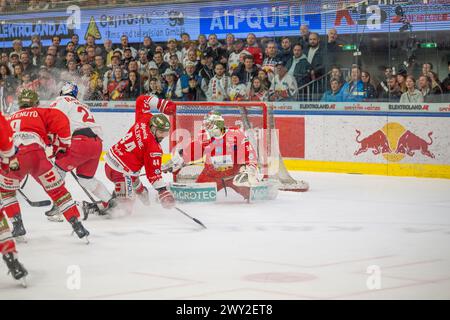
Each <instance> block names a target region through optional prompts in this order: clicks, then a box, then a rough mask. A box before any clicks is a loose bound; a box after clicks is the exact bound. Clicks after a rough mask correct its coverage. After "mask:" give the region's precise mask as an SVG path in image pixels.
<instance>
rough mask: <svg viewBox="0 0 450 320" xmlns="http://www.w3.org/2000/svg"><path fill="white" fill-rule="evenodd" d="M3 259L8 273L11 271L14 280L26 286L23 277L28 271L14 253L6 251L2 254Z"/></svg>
mask: <svg viewBox="0 0 450 320" xmlns="http://www.w3.org/2000/svg"><path fill="white" fill-rule="evenodd" d="M3 261H5V263H6V266H7V267H8V273H11V275H12V277H13V278H14V279H15V280H19V281H21V283H22V285H23V286H24V287H26V286H27V285H26V281H25V277H26V276H27V275H28V271H27V270H26V269H25V268H24V266H23V265H22V264H21V263H20V262H19V260H17V258H16V257H15V256H14V253H12V252H11V253H7V254H4V255H3Z"/></svg>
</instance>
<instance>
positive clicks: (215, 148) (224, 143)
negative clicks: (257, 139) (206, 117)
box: [183, 127, 257, 178]
mask: <svg viewBox="0 0 450 320" xmlns="http://www.w3.org/2000/svg"><path fill="white" fill-rule="evenodd" d="M199 138H200V139H197V140H195V141H193V142H191V143H190V144H189V145H188V147H187V148H184V149H183V160H184V161H185V162H191V161H195V160H197V159H200V158H203V157H204V158H205V169H204V172H203V173H205V174H207V175H209V176H211V177H218V178H220V177H227V176H233V175H236V174H237V173H239V169H240V168H241V166H243V165H246V166H254V167H256V166H257V160H256V152H255V150H254V149H253V147H252V145H251V143H250V142H249V140H248V138H247V137H246V136H245V134H244V132H242V130H240V129H239V128H234V127H230V128H228V129H226V131H225V134H224V135H223V136H221V137H218V138H216V137H211V138H209V140H206V138H207V135H205V134H202V135H200V136H199Z"/></svg>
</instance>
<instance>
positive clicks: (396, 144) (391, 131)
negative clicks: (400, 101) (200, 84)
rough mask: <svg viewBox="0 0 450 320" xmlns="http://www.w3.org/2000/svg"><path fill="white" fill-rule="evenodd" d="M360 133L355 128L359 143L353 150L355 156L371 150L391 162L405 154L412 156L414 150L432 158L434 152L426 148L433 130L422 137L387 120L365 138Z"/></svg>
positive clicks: (398, 159)
mask: <svg viewBox="0 0 450 320" xmlns="http://www.w3.org/2000/svg"><path fill="white" fill-rule="evenodd" d="M361 134H362V133H361V131H359V130H356V142H358V143H359V148H358V149H357V150H356V151H355V153H354V155H355V156H358V155H360V154H361V153H364V152H367V151H369V150H371V151H372V153H373V154H374V155H379V154H381V155H382V156H383V157H384V158H385V159H386V160H388V161H391V162H398V161H401V160H402V159H403V158H404V157H406V156H408V157H413V156H414V155H415V154H416V152H420V153H421V154H423V155H424V156H426V157H429V158H434V154H433V153H431V151H430V150H428V148H429V146H430V145H432V144H433V139H432V137H431V136H432V135H433V132H429V133H428V139H423V138H421V137H419V136H418V135H416V134H414V133H413V132H411V131H410V130H406V129H405V127H403V126H402V125H401V124H399V123H397V122H389V123H387V124H386V125H385V126H384V127H383V128H381V129H380V130H377V131H375V132H374V133H372V134H371V135H369V136H367V137H365V138H362V139H361V138H360V136H361ZM427 140H428V141H427Z"/></svg>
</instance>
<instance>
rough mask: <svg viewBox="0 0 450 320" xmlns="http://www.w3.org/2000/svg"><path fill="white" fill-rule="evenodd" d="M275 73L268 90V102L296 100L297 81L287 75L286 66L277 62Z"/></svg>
mask: <svg viewBox="0 0 450 320" xmlns="http://www.w3.org/2000/svg"><path fill="white" fill-rule="evenodd" d="M275 68H276V72H275V76H274V78H273V82H272V85H271V86H270V89H269V100H270V101H294V100H297V93H298V88H297V81H296V80H295V78H294V77H293V76H291V75H289V74H288V72H287V68H286V66H284V65H283V62H281V61H279V62H277V64H276V67H275Z"/></svg>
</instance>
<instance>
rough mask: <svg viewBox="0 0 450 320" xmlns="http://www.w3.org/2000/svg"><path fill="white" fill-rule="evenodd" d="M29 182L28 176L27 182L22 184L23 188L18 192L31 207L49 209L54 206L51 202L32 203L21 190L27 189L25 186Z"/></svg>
mask: <svg viewBox="0 0 450 320" xmlns="http://www.w3.org/2000/svg"><path fill="white" fill-rule="evenodd" d="M27 181H28V175H26V177H25V182H24V183H23V184H22V186H21V187H20V189H19V190H17V191H18V192H19V193H20V195H21V196H22V197H23V198H24V199H25V201H26V202H28V204H29V205H30V206H31V207H47V206H49V205H51V204H52V202H51V201H50V200H42V201H31V200H30V199H29V198H28V197H27V196H26V195H25V194H24V193H23V191H22V190H21V189H22V188H23V187H25V185H26V184H27Z"/></svg>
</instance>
